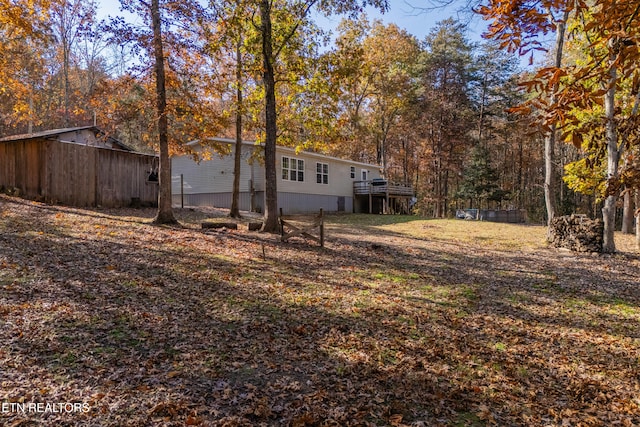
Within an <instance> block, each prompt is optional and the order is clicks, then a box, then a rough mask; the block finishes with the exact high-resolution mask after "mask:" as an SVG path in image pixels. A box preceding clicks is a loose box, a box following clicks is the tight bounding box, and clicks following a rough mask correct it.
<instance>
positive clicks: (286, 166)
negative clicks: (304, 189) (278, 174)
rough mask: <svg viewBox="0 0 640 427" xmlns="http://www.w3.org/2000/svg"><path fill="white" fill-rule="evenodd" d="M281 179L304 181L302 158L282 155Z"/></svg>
mask: <svg viewBox="0 0 640 427" xmlns="http://www.w3.org/2000/svg"><path fill="white" fill-rule="evenodd" d="M282 179H283V180H285V181H299V182H303V181H304V160H302V159H296V158H295V157H286V156H282Z"/></svg>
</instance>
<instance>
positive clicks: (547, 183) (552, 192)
mask: <svg viewBox="0 0 640 427" xmlns="http://www.w3.org/2000/svg"><path fill="white" fill-rule="evenodd" d="M568 18H569V11H565V12H564V16H563V18H562V19H561V20H559V21H556V57H555V61H554V66H555V67H556V68H560V67H561V66H562V51H563V50H564V34H565V30H566V22H567V19H568ZM556 86H557V85H556ZM555 102H556V95H555V90H554V93H553V94H552V95H551V100H550V104H551V105H553V104H555ZM555 143H556V125H555V123H554V124H553V125H552V126H551V130H550V131H549V133H547V135H545V138H544V170H545V174H544V200H545V205H546V208H547V225H551V220H552V219H553V217H555V216H556V185H555V184H556V174H555V170H554V148H555Z"/></svg>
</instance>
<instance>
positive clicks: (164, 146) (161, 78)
mask: <svg viewBox="0 0 640 427" xmlns="http://www.w3.org/2000/svg"><path fill="white" fill-rule="evenodd" d="M151 17H152V26H153V50H154V56H155V64H154V69H155V75H156V110H157V111H156V114H157V115H158V117H157V120H158V143H159V145H160V173H159V174H158V178H159V180H158V181H159V186H158V213H157V214H156V217H155V218H154V220H153V222H154V224H175V223H176V222H177V221H176V219H175V218H174V216H173V209H172V208H171V159H170V158H169V123H168V121H167V112H166V110H167V91H166V89H165V74H164V52H163V47H162V30H161V27H160V25H161V21H160V3H159V0H152V1H151Z"/></svg>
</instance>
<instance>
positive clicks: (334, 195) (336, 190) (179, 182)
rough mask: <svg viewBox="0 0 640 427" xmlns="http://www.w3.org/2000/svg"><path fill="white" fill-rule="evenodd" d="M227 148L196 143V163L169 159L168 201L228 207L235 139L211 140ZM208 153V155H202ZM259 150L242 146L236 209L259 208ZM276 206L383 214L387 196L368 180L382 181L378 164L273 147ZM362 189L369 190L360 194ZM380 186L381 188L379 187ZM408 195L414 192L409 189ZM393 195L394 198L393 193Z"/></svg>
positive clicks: (248, 144)
mask: <svg viewBox="0 0 640 427" xmlns="http://www.w3.org/2000/svg"><path fill="white" fill-rule="evenodd" d="M212 142H213V143H216V144H218V145H220V144H228V145H229V146H230V147H229V148H230V149H229V153H230V154H226V155H223V154H218V153H215V152H213V151H212V149H211V148H208V147H204V146H203V145H201V144H200V143H199V142H192V143H190V145H191V148H192V150H193V151H194V152H195V153H197V154H199V157H200V158H201V160H200V161H199V162H197V161H195V160H194V158H193V156H190V155H182V156H176V157H173V158H172V162H171V170H172V172H171V173H172V176H173V185H172V193H173V202H174V205H177V206H180V205H185V206H215V207H221V208H230V207H231V196H232V189H233V169H234V167H233V166H234V151H235V141H234V140H232V139H224V138H215V139H213V140H212ZM204 153H209V156H202V155H203V154H204ZM262 154H263V147H262V146H260V145H256V144H255V143H253V142H247V141H245V142H243V144H242V163H241V173H240V198H239V204H240V209H241V210H247V211H254V212H262V211H263V209H264V196H265V193H264V190H265V172H264V161H263V155H262ZM276 168H277V171H278V182H277V190H278V207H279V208H282V210H283V212H284V213H285V214H296V213H308V212H317V211H319V210H320V209H321V208H322V209H323V210H324V211H325V212H382V210H383V206H387V205H388V203H389V194H388V193H387V194H386V196H385V194H382V193H377V192H376V191H375V190H376V187H372V186H371V185H370V184H371V183H372V182H379V181H382V178H381V175H380V166H378V165H373V164H368V163H361V162H356V161H352V160H346V159H340V158H336V157H330V156H326V155H323V154H319V153H313V152H307V151H296V149H295V148H291V147H281V146H278V147H276ZM363 188H368V189H369V190H370V189H371V188H374V191H368V192H363V191H362V189H363ZM378 188H381V187H378ZM410 195H411V196H413V191H412V190H411V191H410ZM392 197H393V195H392Z"/></svg>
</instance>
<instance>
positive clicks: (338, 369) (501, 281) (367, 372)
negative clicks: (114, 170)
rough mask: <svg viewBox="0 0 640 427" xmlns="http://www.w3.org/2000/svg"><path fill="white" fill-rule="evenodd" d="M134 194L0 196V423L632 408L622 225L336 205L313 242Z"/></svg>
mask: <svg viewBox="0 0 640 427" xmlns="http://www.w3.org/2000/svg"><path fill="white" fill-rule="evenodd" d="M153 215H154V211H152V210H82V209H74V208H65V207H52V206H47V205H44V204H39V203H34V202H28V201H23V200H20V199H16V198H10V197H7V196H0V339H1V343H2V344H1V347H0V405H1V406H0V408H1V409H2V410H1V411H0V424H2V425H21V426H26V425H55V426H59V425H78V426H143V425H149V426H155V425H176V426H182V425H203V426H209V425H220V426H235V425H242V426H244V425H246V426H257V425H291V426H305V425H307V426H311V425H336V426H347V425H393V426H400V425H413V426H465V425H466V426H483V425H500V426H519V425H522V426H532V425H539V426H547V425H548V426H556V425H557V426H562V425H569V426H581V425H582V426H612V425H621V426H633V425H640V289H639V286H640V279H639V277H640V259H639V257H638V255H637V254H634V253H633V250H632V246H631V240H632V237H629V238H628V240H627V241H625V240H624V239H625V236H618V246H619V247H621V248H622V249H623V252H622V253H620V254H617V255H613V256H596V255H576V254H572V253H568V252H559V251H556V250H552V249H548V248H546V247H545V245H544V233H545V229H544V228H543V227H536V226H523V225H506V224H492V223H484V222H464V221H454V220H452V221H443V220H438V221H427V220H420V219H418V218H415V217H414V218H410V217H391V216H388V217H381V216H361V215H353V216H338V217H330V218H329V225H328V230H327V235H328V237H327V243H326V248H324V249H322V248H318V247H316V246H313V245H309V244H307V243H305V242H303V241H292V242H289V243H280V242H279V241H278V239H277V236H272V235H264V234H260V233H257V232H249V231H243V230H241V231H226V230H215V231H212V230H202V229H200V227H199V224H200V221H201V220H202V219H203V218H204V217H205V216H206V214H202V213H199V212H196V211H190V210H178V211H176V215H177V217H178V218H180V219H181V221H182V223H183V225H184V228H162V227H155V226H152V225H150V224H149V222H150V219H151V218H152V217H153ZM34 403H41V404H43V405H41V406H35V405H33V404H34ZM29 404H31V406H29ZM47 404H49V405H50V406H49V407H47V406H46V405H47ZM73 404H76V405H77V406H75V407H74V406H73ZM55 405H58V406H55ZM70 405H71V406H70ZM83 405H84V406H83ZM23 408H24V411H23V410H22V409H23ZM56 408H57V409H58V410H57V411H56V410H55V409H56ZM78 408H81V410H75V409H78ZM72 409H73V410H72Z"/></svg>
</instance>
